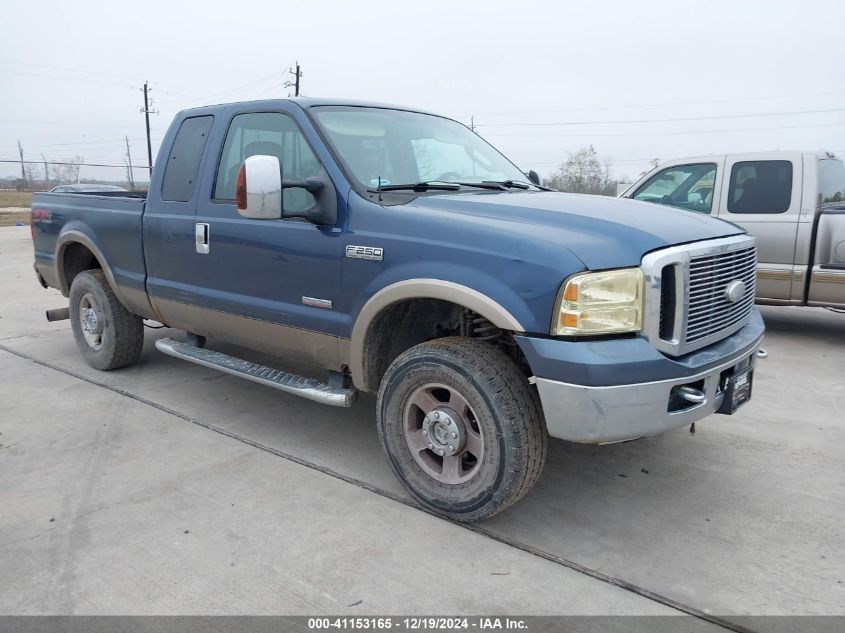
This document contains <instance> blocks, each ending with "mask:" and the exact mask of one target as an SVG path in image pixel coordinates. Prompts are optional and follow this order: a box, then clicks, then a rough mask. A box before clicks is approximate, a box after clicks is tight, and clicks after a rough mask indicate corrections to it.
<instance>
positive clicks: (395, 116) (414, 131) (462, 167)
mask: <svg viewBox="0 0 845 633" xmlns="http://www.w3.org/2000/svg"><path fill="white" fill-rule="evenodd" d="M312 112H313V113H314V115H315V118H316V120H317V124H318V126H319V127H320V129H321V130H322V132H323V136H324V137H326V138H327V139H328V140H329V142H330V143H331V144H332V145H333V146H334V148H335V150H336V152H337V154H338V155H339V156H340V158H341V160H342V162H343V163H344V164H345V166H346V168H347V171H348V172H349V175H350V176H352V177H353V178H354V179H355V180H357V181H358V183H359V184H360V185H361V186H363V187H365V188H368V189H373V188H376V187H378V186H379V184H380V185H381V186H383V187H384V186H391V185H393V186H394V188H398V187H396V185H403V184H408V183H427V182H428V183H430V182H438V183H439V182H444V183H450V182H451V183H461V182H466V183H481V182H484V181H496V182H506V181H515V182H526V181H527V179H526V177H525V174H523V173H522V172H521V171H520V170H519V169H518V168H517V167H516V166H515V165H514V164H513V163H511V162H510V161H509V160H508V159H507V158H505V157H504V156H502V154H500V153H499V151H498V150H496V149H495V148H494V147H493V146H491V145H490V144H489V143H487V142H486V141H484V140H483V139H482V138H481V137H480V136H478V135H477V134H475V133H474V132H473V131H471V130H470V129H469V128H467V127H466V126H464V125H461V124H460V123H458V122H456V121H452V120H451V119H446V118H443V117H439V116H434V115H430V114H422V113H419V112H405V111H403V110H390V109H387V108H366V107H333V106H320V107H316V108H313V109H312ZM456 188H458V187H456ZM430 190H432V191H450V190H451V188H449V189H446V188H443V189H436V188H431V189H430ZM474 190H475V191H477V190H478V189H474Z"/></svg>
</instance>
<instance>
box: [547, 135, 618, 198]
mask: <svg viewBox="0 0 845 633" xmlns="http://www.w3.org/2000/svg"><path fill="white" fill-rule="evenodd" d="M543 184H545V185H546V186H547V187H551V188H552V189H557V190H558V191H568V192H570V193H592V194H602V195H615V189H616V183H615V182H612V181H611V179H610V170H609V169H608V168H607V166H606V165H604V164H603V163H602V162H601V161H600V160H599V158H598V154H597V153H596V149H595V148H594V147H593V146H592V145H590V146H588V147H584V148H582V149H580V150H578V151H577V152H575V153H574V154H570V156H569V158H568V159H567V160H566V162H565V163H563V164H562V165H561V166H560V167H559V168H558V170H557V171H556V172H555V173H554V174H552V176H551V177H549V178H547V179H546V181H545V182H544V183H543Z"/></svg>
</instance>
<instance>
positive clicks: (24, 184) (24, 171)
mask: <svg viewBox="0 0 845 633" xmlns="http://www.w3.org/2000/svg"><path fill="white" fill-rule="evenodd" d="M18 153H19V154H20V155H21V180H22V181H23V188H24V189H26V170H25V169H24V164H23V148H22V147H21V141H20V139H18Z"/></svg>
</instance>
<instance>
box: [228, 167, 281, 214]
mask: <svg viewBox="0 0 845 633" xmlns="http://www.w3.org/2000/svg"><path fill="white" fill-rule="evenodd" d="M235 203H236V205H237V207H238V213H240V214H241V215H242V216H244V217H245V218H251V219H253V220H279V219H281V217H282V165H281V163H280V162H279V159H278V158H276V157H275V156H250V157H249V158H247V159H246V160H245V161H244V162H243V164H242V165H241V166H240V169H238V176H237V179H236V180H235Z"/></svg>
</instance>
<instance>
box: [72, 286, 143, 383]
mask: <svg viewBox="0 0 845 633" xmlns="http://www.w3.org/2000/svg"><path fill="white" fill-rule="evenodd" d="M70 324H71V329H72V330H73V337H74V339H76V345H77V347H78V348H79V351H80V352H82V355H83V356H84V357H85V360H86V362H87V363H88V364H89V365H91V367H93V368H94V369H101V370H109V369H118V368H119V367H125V366H126V365H130V364H132V363H134V362H135V361H136V360H138V357H139V356H140V355H141V349H142V348H143V345H144V321H143V319H142V318H141V317H139V316H137V315H135V314H132V313H131V312H129V311H128V310H127V309H126V308H125V307H123V304H122V303H120V300H119V299H118V298H117V297H116V296H115V294H114V292H113V291H112V289H111V287H110V286H109V284H108V282H107V281H106V278H105V275H103V271H101V270H86V271H83V272H81V273H79V274H78V275H77V276H76V277H74V279H73V283H72V284H71V286H70Z"/></svg>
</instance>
